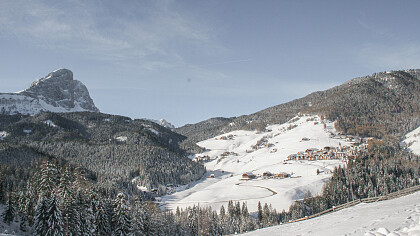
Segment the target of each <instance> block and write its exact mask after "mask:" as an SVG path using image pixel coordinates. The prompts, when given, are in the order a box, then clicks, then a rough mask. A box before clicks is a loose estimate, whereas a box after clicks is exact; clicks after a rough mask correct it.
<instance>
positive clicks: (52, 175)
mask: <svg viewBox="0 0 420 236" xmlns="http://www.w3.org/2000/svg"><path fill="white" fill-rule="evenodd" d="M59 177H60V172H59V170H58V168H57V166H56V165H55V164H54V163H53V162H51V161H46V162H45V163H44V164H43V165H42V167H41V171H40V175H39V178H40V179H39V180H38V181H39V182H38V194H39V196H42V195H46V196H50V195H51V194H52V192H53V191H55V189H56V187H57V184H58V180H59Z"/></svg>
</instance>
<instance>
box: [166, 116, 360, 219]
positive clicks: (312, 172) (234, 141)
mask: <svg viewBox="0 0 420 236" xmlns="http://www.w3.org/2000/svg"><path fill="white" fill-rule="evenodd" d="M351 143H352V142H350V141H348V140H346V139H345V136H341V135H337V131H336V130H335V129H334V123H333V122H330V121H327V120H321V119H320V117H318V116H301V117H295V118H294V119H291V120H289V121H288V122H286V123H284V124H276V125H270V126H268V127H267V129H266V131H265V132H257V131H246V130H236V131H231V132H228V133H225V134H222V135H219V136H215V137H213V138H210V139H207V140H204V141H201V142H199V143H198V145H199V146H201V147H203V148H205V151H204V152H203V153H199V154H197V155H196V158H195V159H197V160H204V164H205V166H206V169H207V170H208V172H207V174H206V176H205V177H203V179H201V180H200V181H199V182H197V183H196V184H195V185H192V186H191V188H189V189H187V190H184V191H179V192H177V193H175V194H173V195H169V196H165V197H163V201H164V202H165V207H166V208H167V209H176V207H177V206H179V207H181V208H185V207H187V206H193V205H194V204H195V205H197V204H200V206H211V207H212V208H213V209H220V207H221V206H222V205H224V207H225V208H226V207H227V204H228V202H229V200H234V201H241V202H246V203H247V204H248V209H249V210H250V211H256V210H257V204H258V202H261V203H262V204H264V203H267V204H271V205H272V206H273V208H275V209H277V210H278V211H281V210H282V209H285V210H286V209H288V208H289V206H290V205H291V204H292V203H293V202H294V201H295V200H297V199H302V198H303V197H304V195H305V194H306V193H307V192H308V191H310V192H311V193H312V194H313V195H316V194H318V193H320V192H321V189H322V186H323V184H324V183H325V182H328V181H329V179H330V178H331V175H332V171H333V170H334V167H337V166H339V165H342V166H343V165H346V162H345V161H344V160H343V159H342V158H329V159H328V160H327V159H325V160H316V161H314V160H290V161H289V160H288V156H289V155H291V154H296V153H298V152H304V151H305V150H308V149H314V150H315V149H317V150H322V149H324V147H329V148H330V149H331V150H332V149H333V148H334V147H339V146H342V147H344V146H350V144H351ZM317 171H319V173H317ZM265 172H269V173H272V174H273V175H274V174H278V173H287V174H289V175H291V176H290V177H291V178H284V179H278V178H272V176H271V177H270V178H268V177H267V178H266V179H264V178H257V179H254V180H249V181H244V180H241V178H242V177H241V176H242V174H243V173H253V174H255V175H257V176H262V175H263V174H264V173H265ZM210 175H213V176H214V178H208V177H209V176H210Z"/></svg>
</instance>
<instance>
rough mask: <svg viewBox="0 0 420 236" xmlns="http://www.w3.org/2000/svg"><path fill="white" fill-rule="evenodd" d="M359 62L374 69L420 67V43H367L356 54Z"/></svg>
mask: <svg viewBox="0 0 420 236" xmlns="http://www.w3.org/2000/svg"><path fill="white" fill-rule="evenodd" d="M355 60H356V62H358V63H359V64H361V65H362V66H364V67H367V68H368V69H371V70H373V71H378V70H389V69H403V68H406V69H416V68H420V45H419V44H406V45H392V46H388V45H379V44H369V45H365V46H364V47H363V48H362V49H361V50H359V51H358V52H357V53H356V54H355Z"/></svg>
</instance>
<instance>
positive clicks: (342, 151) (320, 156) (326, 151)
mask: <svg viewBox="0 0 420 236" xmlns="http://www.w3.org/2000/svg"><path fill="white" fill-rule="evenodd" d="M373 139H374V138H363V139H361V138H358V137H353V136H347V137H346V141H349V142H351V143H350V146H346V145H344V146H342V145H341V144H339V146H338V147H330V146H327V147H324V148H323V149H317V148H308V149H306V150H305V151H302V152H298V153H297V154H292V155H289V156H288V157H287V159H288V160H308V161H316V160H337V159H338V160H343V161H347V162H348V161H351V160H354V159H355V158H356V156H357V155H358V154H359V153H362V152H365V151H367V148H368V142H369V141H370V140H373Z"/></svg>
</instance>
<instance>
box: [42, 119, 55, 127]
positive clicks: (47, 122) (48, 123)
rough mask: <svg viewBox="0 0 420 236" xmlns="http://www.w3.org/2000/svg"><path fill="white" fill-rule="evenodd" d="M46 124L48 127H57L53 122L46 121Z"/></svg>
mask: <svg viewBox="0 0 420 236" xmlns="http://www.w3.org/2000/svg"><path fill="white" fill-rule="evenodd" d="M44 124H46V125H48V126H49V127H57V125H56V124H54V122H53V121H52V120H46V121H44Z"/></svg>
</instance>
